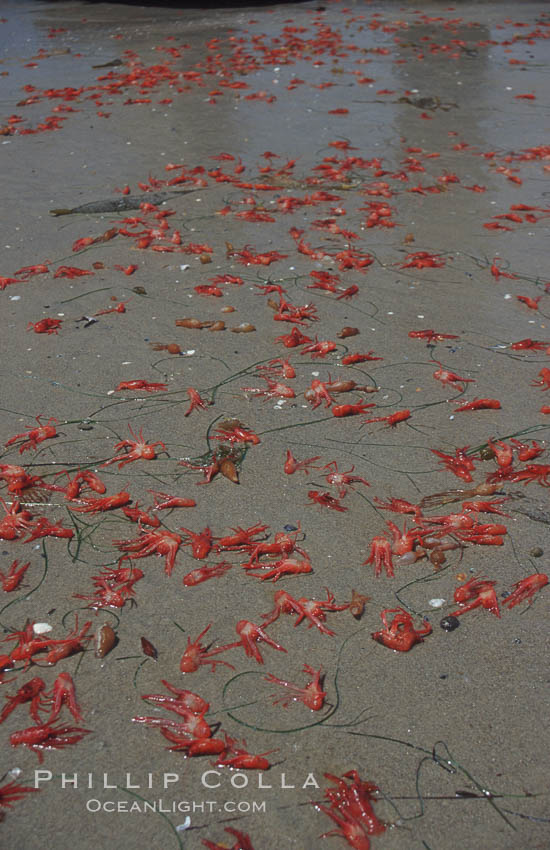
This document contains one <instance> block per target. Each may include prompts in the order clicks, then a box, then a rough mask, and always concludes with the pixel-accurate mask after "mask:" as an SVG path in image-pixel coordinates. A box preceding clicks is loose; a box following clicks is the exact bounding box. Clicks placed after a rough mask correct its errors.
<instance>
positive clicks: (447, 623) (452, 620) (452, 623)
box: [439, 616, 460, 632]
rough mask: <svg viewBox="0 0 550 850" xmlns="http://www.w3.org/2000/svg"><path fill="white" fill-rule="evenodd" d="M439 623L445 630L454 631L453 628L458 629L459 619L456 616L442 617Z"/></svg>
mask: <svg viewBox="0 0 550 850" xmlns="http://www.w3.org/2000/svg"><path fill="white" fill-rule="evenodd" d="M439 625H440V626H441V628H442V629H443V630H444V631H446V632H454V630H455V629H458V627H459V626H460V620H459V619H458V617H453V616H449V617H443V619H442V620H440V622H439Z"/></svg>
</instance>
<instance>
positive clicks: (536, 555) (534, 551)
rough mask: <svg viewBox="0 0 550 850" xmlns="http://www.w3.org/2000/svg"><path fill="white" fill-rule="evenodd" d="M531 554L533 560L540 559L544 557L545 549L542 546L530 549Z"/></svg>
mask: <svg viewBox="0 0 550 850" xmlns="http://www.w3.org/2000/svg"><path fill="white" fill-rule="evenodd" d="M529 554H530V555H531V557H532V558H540V557H541V556H542V555H544V549H541V548H540V546H533V548H532V549H529Z"/></svg>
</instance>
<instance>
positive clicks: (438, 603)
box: [428, 599, 445, 608]
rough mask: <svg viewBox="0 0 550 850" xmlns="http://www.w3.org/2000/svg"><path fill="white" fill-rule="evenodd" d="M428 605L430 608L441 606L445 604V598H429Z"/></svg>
mask: <svg viewBox="0 0 550 850" xmlns="http://www.w3.org/2000/svg"><path fill="white" fill-rule="evenodd" d="M428 605H429V606H430V607H431V608H443V606H444V605H445V600H444V599H430V601H429V602H428Z"/></svg>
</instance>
